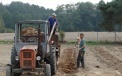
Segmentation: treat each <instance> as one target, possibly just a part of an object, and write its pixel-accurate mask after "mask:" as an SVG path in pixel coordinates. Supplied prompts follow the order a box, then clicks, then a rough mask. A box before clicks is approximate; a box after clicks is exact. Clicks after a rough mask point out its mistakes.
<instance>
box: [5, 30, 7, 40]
mask: <svg viewBox="0 0 122 76" xmlns="http://www.w3.org/2000/svg"><path fill="white" fill-rule="evenodd" d="M5 41H7V39H6V31H5Z"/></svg>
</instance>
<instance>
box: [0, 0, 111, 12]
mask: <svg viewBox="0 0 122 76" xmlns="http://www.w3.org/2000/svg"><path fill="white" fill-rule="evenodd" d="M12 1H21V2H23V3H29V4H35V5H39V6H43V7H45V8H51V9H54V10H55V9H56V7H57V6H58V5H61V4H69V3H77V2H87V1H89V2H92V3H94V4H96V3H98V2H99V1H100V0H0V2H2V3H3V4H4V5H5V4H10V3H11V2H12ZM104 1H105V2H111V1H112V0H104Z"/></svg>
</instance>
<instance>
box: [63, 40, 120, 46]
mask: <svg viewBox="0 0 122 76" xmlns="http://www.w3.org/2000/svg"><path fill="white" fill-rule="evenodd" d="M63 44H67V45H71V44H72V45H76V42H73V41H72V42H71V41H69V42H68V41H67V42H66V41H65V42H64V43H63ZM86 45H122V42H107V41H105V42H95V41H86Z"/></svg>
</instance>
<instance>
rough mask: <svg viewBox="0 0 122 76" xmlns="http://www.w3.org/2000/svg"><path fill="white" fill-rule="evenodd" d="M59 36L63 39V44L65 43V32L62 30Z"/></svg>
mask: <svg viewBox="0 0 122 76" xmlns="http://www.w3.org/2000/svg"><path fill="white" fill-rule="evenodd" d="M59 35H60V38H61V42H63V41H64V38H65V32H64V31H62V30H61V31H60V32H59Z"/></svg>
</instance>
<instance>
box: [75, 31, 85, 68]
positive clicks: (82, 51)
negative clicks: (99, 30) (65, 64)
mask: <svg viewBox="0 0 122 76" xmlns="http://www.w3.org/2000/svg"><path fill="white" fill-rule="evenodd" d="M83 38H84V34H83V33H81V34H80V38H79V39H78V44H79V53H78V57H77V68H79V67H80V62H81V64H82V67H83V68H84V54H85V40H84V39H83Z"/></svg>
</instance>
